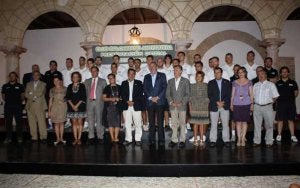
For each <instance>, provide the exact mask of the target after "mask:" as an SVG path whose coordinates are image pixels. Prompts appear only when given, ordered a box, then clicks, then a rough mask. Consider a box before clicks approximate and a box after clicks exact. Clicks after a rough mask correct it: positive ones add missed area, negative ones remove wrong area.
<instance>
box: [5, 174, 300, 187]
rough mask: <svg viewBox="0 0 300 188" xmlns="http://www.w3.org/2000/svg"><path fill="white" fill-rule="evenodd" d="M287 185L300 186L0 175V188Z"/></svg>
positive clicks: (278, 183)
mask: <svg viewBox="0 0 300 188" xmlns="http://www.w3.org/2000/svg"><path fill="white" fill-rule="evenodd" d="M291 183H300V176H249V177H205V178H204V177H191V178H168V177H166V178H160V177H156V178H147V177H146V178H145V177H96V176H55V175H24V174H0V187H1V188H6V187H7V188H29V187H30V188H42V187H55V188H59V187H63V188H69V187H70V188H74V187H101V188H102V187H103V188H113V187H116V188H123V187H124V188H126V187H130V188H148V187H149V188H156V187H158V188H160V187H161V188H194V187H195V188H202V187H203V188H288V187H289V185H290V184H291Z"/></svg>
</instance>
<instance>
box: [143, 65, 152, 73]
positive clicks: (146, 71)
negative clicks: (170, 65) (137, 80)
mask: <svg viewBox="0 0 300 188" xmlns="http://www.w3.org/2000/svg"><path fill="white" fill-rule="evenodd" d="M142 70H143V72H144V74H145V75H146V74H149V73H150V70H149V68H148V66H145V67H143V68H142Z"/></svg>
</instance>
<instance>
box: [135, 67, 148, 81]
mask: <svg viewBox="0 0 300 188" xmlns="http://www.w3.org/2000/svg"><path fill="white" fill-rule="evenodd" d="M145 75H146V74H144V71H143V70H142V69H140V71H139V72H136V73H135V79H136V80H140V81H141V82H144V77H145Z"/></svg>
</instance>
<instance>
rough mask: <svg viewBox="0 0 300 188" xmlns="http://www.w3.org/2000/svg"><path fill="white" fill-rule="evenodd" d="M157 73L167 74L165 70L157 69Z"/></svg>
mask: <svg viewBox="0 0 300 188" xmlns="http://www.w3.org/2000/svg"><path fill="white" fill-rule="evenodd" d="M157 72H161V73H164V74H166V70H165V69H164V68H157Z"/></svg>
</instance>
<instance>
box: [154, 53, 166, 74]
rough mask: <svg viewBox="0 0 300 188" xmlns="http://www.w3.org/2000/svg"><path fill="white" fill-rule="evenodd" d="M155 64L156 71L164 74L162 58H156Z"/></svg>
mask: <svg viewBox="0 0 300 188" xmlns="http://www.w3.org/2000/svg"><path fill="white" fill-rule="evenodd" d="M156 64H157V71H158V72H161V73H164V74H166V72H165V69H164V60H163V58H161V57H160V58H158V59H157V60H156Z"/></svg>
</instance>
